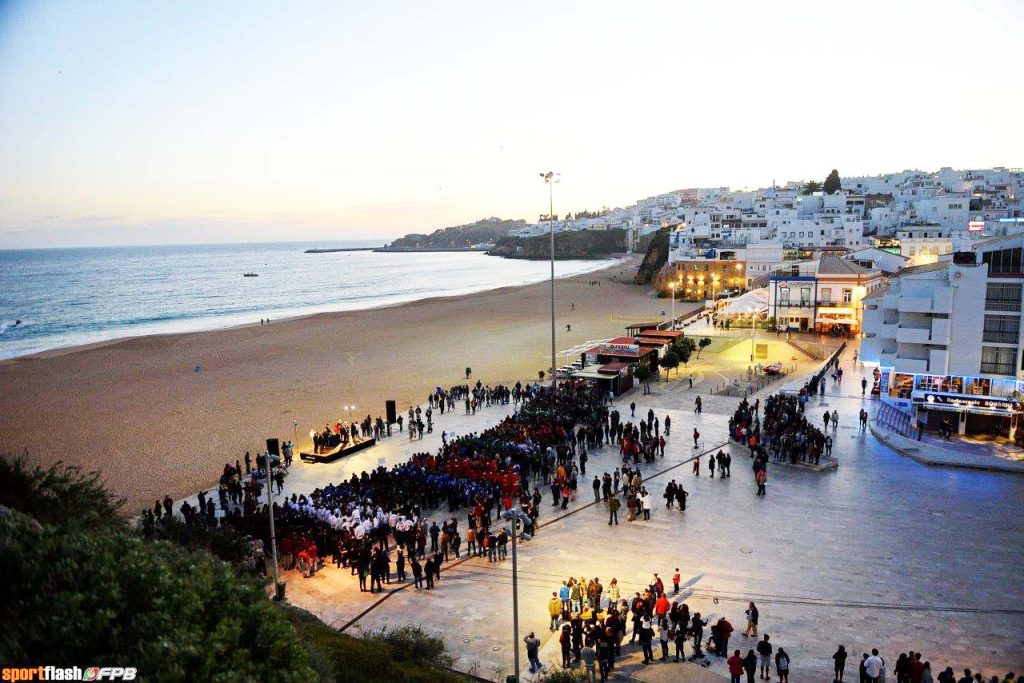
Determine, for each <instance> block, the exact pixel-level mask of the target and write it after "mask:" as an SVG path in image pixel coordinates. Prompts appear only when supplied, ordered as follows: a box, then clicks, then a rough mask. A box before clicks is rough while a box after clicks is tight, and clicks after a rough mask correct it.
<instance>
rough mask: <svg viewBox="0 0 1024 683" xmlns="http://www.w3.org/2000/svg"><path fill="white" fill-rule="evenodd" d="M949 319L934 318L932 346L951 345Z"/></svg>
mask: <svg viewBox="0 0 1024 683" xmlns="http://www.w3.org/2000/svg"><path fill="white" fill-rule="evenodd" d="M950 329H951V328H950V326H949V319H948V318H934V319H933V320H932V344H942V345H948V344H949V333H950Z"/></svg>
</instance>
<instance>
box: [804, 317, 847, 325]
mask: <svg viewBox="0 0 1024 683" xmlns="http://www.w3.org/2000/svg"><path fill="white" fill-rule="evenodd" d="M814 322H816V323H824V324H826V325H827V324H829V323H835V324H838V325H856V324H857V319H856V318H822V317H820V316H819V317H817V318H815V319H814Z"/></svg>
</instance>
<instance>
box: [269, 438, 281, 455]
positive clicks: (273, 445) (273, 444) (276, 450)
mask: <svg viewBox="0 0 1024 683" xmlns="http://www.w3.org/2000/svg"><path fill="white" fill-rule="evenodd" d="M267 453H270V454H271V455H281V443H280V442H279V441H278V440H277V439H267Z"/></svg>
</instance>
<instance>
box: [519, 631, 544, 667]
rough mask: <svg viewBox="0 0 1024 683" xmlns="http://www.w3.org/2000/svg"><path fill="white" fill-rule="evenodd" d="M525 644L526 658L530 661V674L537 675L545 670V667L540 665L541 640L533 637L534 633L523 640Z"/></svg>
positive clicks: (531, 632)
mask: <svg viewBox="0 0 1024 683" xmlns="http://www.w3.org/2000/svg"><path fill="white" fill-rule="evenodd" d="M523 642H524V643H526V657H527V659H529V660H530V673H531V674H535V673H537V672H538V671H541V670H543V669H544V665H543V664H541V663H540V657H539V656H538V655H539V654H540V640H539V639H538V638H537V636H535V635H533V631H530V634H529V635H528V636H526V637H525V638H523Z"/></svg>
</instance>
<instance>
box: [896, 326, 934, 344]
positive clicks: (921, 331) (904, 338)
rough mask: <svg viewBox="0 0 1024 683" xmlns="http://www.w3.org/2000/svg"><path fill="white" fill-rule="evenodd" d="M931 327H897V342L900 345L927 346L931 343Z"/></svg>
mask: <svg viewBox="0 0 1024 683" xmlns="http://www.w3.org/2000/svg"><path fill="white" fill-rule="evenodd" d="M931 336H932V330H931V328H930V327H897V328H896V341H897V342H898V343H900V344H927V343H928V342H929V341H931Z"/></svg>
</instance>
